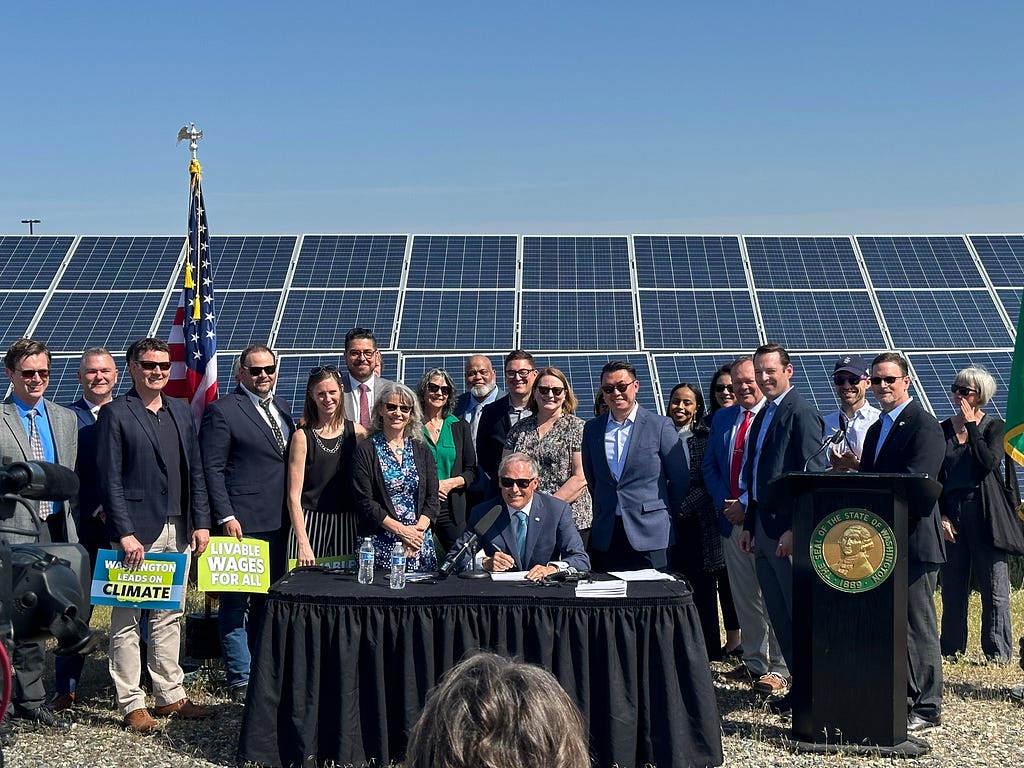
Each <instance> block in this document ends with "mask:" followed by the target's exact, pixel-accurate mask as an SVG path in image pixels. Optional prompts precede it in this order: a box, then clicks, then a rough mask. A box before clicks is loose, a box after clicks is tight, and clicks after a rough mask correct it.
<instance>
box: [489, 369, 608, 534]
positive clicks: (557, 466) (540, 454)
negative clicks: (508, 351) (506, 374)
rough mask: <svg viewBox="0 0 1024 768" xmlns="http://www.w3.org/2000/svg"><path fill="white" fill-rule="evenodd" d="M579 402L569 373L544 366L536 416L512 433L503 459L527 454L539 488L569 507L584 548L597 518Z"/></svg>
mask: <svg viewBox="0 0 1024 768" xmlns="http://www.w3.org/2000/svg"><path fill="white" fill-rule="evenodd" d="M577 405H578V401H577V400H576V395H574V394H573V391H572V387H570V386H569V380H568V379H567V378H566V376H565V374H564V373H562V372H561V371H560V370H558V369H557V368H543V369H541V370H540V371H538V372H537V377H536V378H535V379H534V380H533V391H532V392H531V393H530V407H531V409H532V410H533V415H532V416H528V417H526V418H525V419H522V420H521V421H520V422H519V423H518V424H516V425H515V426H513V427H512V429H511V430H509V433H508V437H507V438H506V440H505V450H504V452H503V453H502V457H505V456H508V455H509V454H512V453H526V454H529V455H530V456H531V457H533V460H534V461H535V462H537V466H538V468H539V470H540V473H539V475H538V477H539V478H540V484H539V485H538V487H537V489H538V490H539V491H541V492H542V493H547V494H550V495H552V496H554V497H555V498H558V499H561V500H562V501H564V502H566V503H568V504H569V506H570V507H572V521H573V522H574V523H575V524H576V527H577V528H578V529H579V532H580V536H581V537H582V538H583V544H584V546H586V544H587V541H588V539H589V538H590V526H591V524H592V521H593V519H594V510H593V507H592V504H591V499H590V492H589V491H588V490H587V479H586V477H585V476H584V475H583V419H581V418H579V417H578V416H576V415H574V414H575V411H576V406H577Z"/></svg>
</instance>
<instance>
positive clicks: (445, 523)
mask: <svg viewBox="0 0 1024 768" xmlns="http://www.w3.org/2000/svg"><path fill="white" fill-rule="evenodd" d="M452 438H453V440H454V441H455V463H454V464H452V477H461V478H462V479H463V480H465V481H466V485H465V486H464V487H461V488H455V489H454V490H452V492H451V493H449V494H448V500H447V501H446V502H439V515H438V520H437V522H438V525H437V533H438V534H439V535H441V529H442V527H443V529H444V535H443V536H442V544H444V545H446V546H450V545H451V541H445V540H444V539H445V538H450V539H452V540H454V539H455V538H456V537H457V536H459V534H461V533H462V532H463V531H464V530H466V493H467V492H468V490H469V488H470V487H471V486H472V485H473V482H474V481H475V480H476V450H475V449H474V448H473V436H472V433H471V431H470V427H469V424H467V423H466V422H465V421H463V420H462V419H459V420H458V421H455V422H452Z"/></svg>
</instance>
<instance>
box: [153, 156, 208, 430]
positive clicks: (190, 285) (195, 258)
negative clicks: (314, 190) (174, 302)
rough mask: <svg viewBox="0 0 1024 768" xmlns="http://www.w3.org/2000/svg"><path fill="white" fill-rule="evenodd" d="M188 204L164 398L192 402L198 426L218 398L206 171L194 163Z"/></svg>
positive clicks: (190, 172)
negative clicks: (182, 269)
mask: <svg viewBox="0 0 1024 768" xmlns="http://www.w3.org/2000/svg"><path fill="white" fill-rule="evenodd" d="M188 171H189V176H190V177H191V185H190V189H191V191H190V194H189V205H188V243H187V244H186V246H185V285H184V287H183V288H182V291H181V297H180V298H179V299H178V309H177V310H176V311H175V313H174V324H173V325H172V326H171V335H170V338H169V339H168V343H169V344H170V346H171V363H172V365H171V379H170V381H168V382H167V387H166V389H165V391H166V393H167V394H168V395H169V396H171V397H180V398H183V399H185V400H188V401H189V402H190V403H191V405H192V414H193V416H194V417H195V421H196V427H197V428H198V426H199V421H200V419H202V416H203V410H205V408H206V405H207V403H212V402H213V401H214V400H216V399H217V314H216V312H215V311H214V301H213V265H212V264H211V263H210V233H209V231H208V230H207V227H206V208H205V206H204V205H203V184H202V172H203V169H202V168H201V167H200V166H199V161H198V160H196V159H195V158H192V163H191V165H190V166H189V169H188Z"/></svg>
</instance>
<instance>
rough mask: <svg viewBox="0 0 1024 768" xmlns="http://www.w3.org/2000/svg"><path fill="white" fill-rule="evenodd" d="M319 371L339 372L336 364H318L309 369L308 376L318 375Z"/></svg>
mask: <svg viewBox="0 0 1024 768" xmlns="http://www.w3.org/2000/svg"><path fill="white" fill-rule="evenodd" d="M321 373H339V371H338V366H336V365H318V366H317V367H316V368H310V369H309V375H310V376H319V375H320V374H321Z"/></svg>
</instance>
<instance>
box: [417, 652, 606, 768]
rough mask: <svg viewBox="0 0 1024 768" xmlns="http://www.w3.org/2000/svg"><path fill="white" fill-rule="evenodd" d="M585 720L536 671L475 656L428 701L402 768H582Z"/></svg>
mask: <svg viewBox="0 0 1024 768" xmlns="http://www.w3.org/2000/svg"><path fill="white" fill-rule="evenodd" d="M589 765H590V757H589V755H588V754H587V742H586V738H585V736H584V733H583V719H582V717H581V716H580V713H579V710H578V709H577V708H576V705H575V704H573V702H572V700H571V699H570V698H569V696H568V694H566V692H565V691H564V690H563V689H562V687H561V686H560V685H559V684H558V681H557V680H556V679H555V678H554V676H552V675H551V673H550V672H547V671H545V670H543V669H541V668H540V667H537V666H533V665H532V664H522V663H519V662H514V661H509V660H508V659H504V658H502V657H501V656H496V655H495V654H493V653H480V654H478V655H476V656H473V657H471V658H469V659H466V660H464V661H462V662H460V663H459V664H458V665H456V666H455V667H454V668H452V670H451V671H450V672H448V674H446V675H445V676H444V678H443V679H442V680H441V682H440V683H439V684H438V685H437V687H435V688H434V689H433V690H432V691H431V692H430V693H429V694H428V695H427V702H426V705H425V706H424V708H423V712H422V713H421V714H420V717H419V720H417V722H416V725H415V726H413V729H412V731H411V733H410V734H409V749H408V753H407V755H406V759H405V762H404V763H403V766H404V768H527V767H529V768H548V767H549V768H587V766H589Z"/></svg>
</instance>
